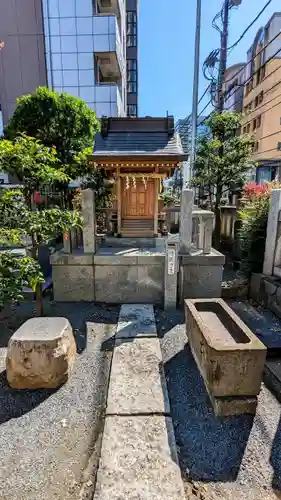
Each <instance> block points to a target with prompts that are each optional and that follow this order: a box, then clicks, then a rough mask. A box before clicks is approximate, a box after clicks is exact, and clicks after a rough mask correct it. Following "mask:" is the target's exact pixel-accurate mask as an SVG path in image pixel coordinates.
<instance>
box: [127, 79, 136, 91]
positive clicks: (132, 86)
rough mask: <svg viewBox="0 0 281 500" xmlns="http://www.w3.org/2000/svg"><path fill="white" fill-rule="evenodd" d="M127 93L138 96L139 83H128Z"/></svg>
mask: <svg viewBox="0 0 281 500" xmlns="http://www.w3.org/2000/svg"><path fill="white" fill-rule="evenodd" d="M127 92H128V94H136V93H137V83H136V82H127Z"/></svg>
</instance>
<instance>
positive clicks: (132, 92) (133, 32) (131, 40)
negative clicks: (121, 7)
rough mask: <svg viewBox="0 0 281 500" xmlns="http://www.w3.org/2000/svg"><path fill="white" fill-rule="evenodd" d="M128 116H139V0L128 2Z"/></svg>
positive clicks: (128, 0) (127, 0)
mask: <svg viewBox="0 0 281 500" xmlns="http://www.w3.org/2000/svg"><path fill="white" fill-rule="evenodd" d="M126 9H127V11H126V24H127V116H132V117H136V116H138V0H126Z"/></svg>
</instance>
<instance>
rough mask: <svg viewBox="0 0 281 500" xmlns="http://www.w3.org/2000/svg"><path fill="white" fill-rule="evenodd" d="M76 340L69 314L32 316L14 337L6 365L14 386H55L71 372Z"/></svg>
mask: <svg viewBox="0 0 281 500" xmlns="http://www.w3.org/2000/svg"><path fill="white" fill-rule="evenodd" d="M75 356H76V343H75V340H74V337H73V333H72V328H71V325H70V323H69V321H68V320H67V319H66V318H31V319H29V320H28V321H26V322H25V323H24V324H23V325H22V326H21V327H20V328H19V329H18V330H17V331H16V332H15V333H14V335H13V336H12V337H11V339H10V341H9V345H8V352H7V359H6V369H7V379H8V382H9V385H10V386H11V387H13V388H14V389H43V388H49V389H54V388H57V387H59V386H60V385H62V384H63V383H64V382H66V381H67V380H68V378H69V376H70V373H71V369H72V367H73V364H74V361H75Z"/></svg>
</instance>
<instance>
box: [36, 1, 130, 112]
mask: <svg viewBox="0 0 281 500" xmlns="http://www.w3.org/2000/svg"><path fill="white" fill-rule="evenodd" d="M93 5H94V3H93V1H92V0H67V1H66V0H43V12H44V14H43V15H44V32H45V50H46V64H47V75H48V85H49V86H50V87H52V88H53V89H54V90H55V91H57V92H62V91H64V92H68V93H69V94H72V95H74V96H77V97H80V98H81V99H84V100H85V101H86V102H87V104H88V105H89V106H90V107H91V108H92V109H94V110H95V111H96V113H97V116H102V115H107V116H123V115H124V114H125V104H126V94H125V88H126V66H125V37H126V33H125V0H119V5H120V14H121V15H120V27H121V29H120V28H119V25H118V23H117V18H116V16H114V15H94V14H95V13H94V7H93ZM107 50H108V51H116V53H117V57H118V61H119V66H120V70H121V74H122V77H121V79H120V84H119V85H116V84H97V80H96V75H95V64H94V52H106V51H107Z"/></svg>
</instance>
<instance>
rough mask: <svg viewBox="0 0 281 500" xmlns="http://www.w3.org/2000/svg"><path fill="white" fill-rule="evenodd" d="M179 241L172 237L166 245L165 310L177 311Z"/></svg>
mask: <svg viewBox="0 0 281 500" xmlns="http://www.w3.org/2000/svg"><path fill="white" fill-rule="evenodd" d="M178 249H179V240H178V238H177V237H176V236H175V237H171V238H169V239H168V241H167V243H166V256H165V290H164V309H165V311H166V310H168V309H176V307H177V296H178V270H179V257H178Z"/></svg>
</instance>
